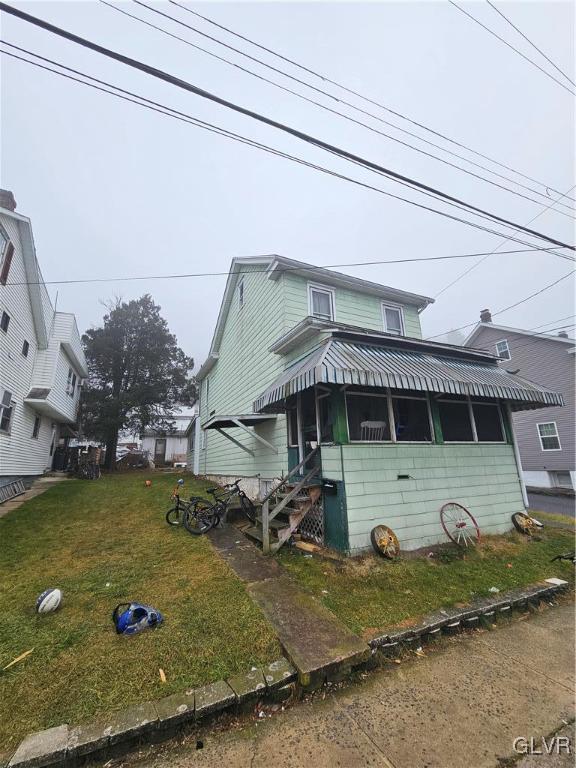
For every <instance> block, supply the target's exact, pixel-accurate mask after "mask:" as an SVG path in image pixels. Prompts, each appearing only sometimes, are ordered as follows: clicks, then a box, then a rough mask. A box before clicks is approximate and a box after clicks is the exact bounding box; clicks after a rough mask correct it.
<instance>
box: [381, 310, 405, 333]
mask: <svg viewBox="0 0 576 768" xmlns="http://www.w3.org/2000/svg"><path fill="white" fill-rule="evenodd" d="M383 311H384V330H385V331H386V332H387V333H395V334H397V335H398V336H401V335H402V331H403V329H402V310H401V309H400V308H399V307H386V306H384V307H383Z"/></svg>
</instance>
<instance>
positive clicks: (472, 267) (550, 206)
mask: <svg viewBox="0 0 576 768" xmlns="http://www.w3.org/2000/svg"><path fill="white" fill-rule="evenodd" d="M575 187H576V184H574V186H572V187H570V189H569V190H568V191H567V192H565V193H564V194H565V195H567V194H569V193H570V192H571V191H572V190H573V189H574V188H575ZM558 200H560V198H558ZM558 200H553V201H552V202H551V203H550V205H547V206H546V208H543V209H542V210H541V211H540V213H537V214H536V216H533V217H532V218H531V219H529V221H527V222H526V224H532V222H533V221H535V220H536V219H537V218H538V217H539V216H542V214H544V213H546V211H548V210H550V208H552V207H553V206H554V205H556V203H557V202H558ZM507 242H508V238H507V237H505V238H504V239H503V240H502V242H500V243H498V245H497V246H496V247H495V248H494V250H493V251H492V253H487V254H486V255H485V256H484V257H483V258H481V259H479V260H478V261H477V262H476V264H472V266H471V267H469V268H468V269H465V270H464V272H462V273H461V274H459V275H458V277H456V278H454V280H452V281H451V282H449V283H448V284H447V285H445V286H444V287H443V288H441V289H440V290H439V291H438V293H437V294H436V295H435V296H434V298H435V299H437V298H438V297H439V296H441V295H442V294H443V293H444V292H445V291H447V290H448V289H449V288H452V286H453V285H456V283H459V282H460V280H462V279H463V278H464V277H466V275H469V274H470V272H472V271H473V270H474V269H476V268H477V267H479V266H480V264H483V263H484V262H485V261H486V259H488V258H490V256H492V254H494V253H496V252H497V251H498V249H499V248H501V247H502V246H503V245H504V243H507Z"/></svg>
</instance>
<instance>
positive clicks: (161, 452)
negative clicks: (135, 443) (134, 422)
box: [154, 437, 166, 466]
mask: <svg viewBox="0 0 576 768" xmlns="http://www.w3.org/2000/svg"><path fill="white" fill-rule="evenodd" d="M165 458H166V438H165V437H157V438H156V442H155V443H154V464H156V465H157V466H159V465H161V464H164V460H165Z"/></svg>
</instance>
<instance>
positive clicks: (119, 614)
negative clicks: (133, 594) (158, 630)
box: [112, 603, 164, 635]
mask: <svg viewBox="0 0 576 768" xmlns="http://www.w3.org/2000/svg"><path fill="white" fill-rule="evenodd" d="M122 608H123V609H124V610H121V609H122ZM112 621H113V622H114V626H115V627H116V632H117V634H119V635H135V634H136V633H137V632H141V631H142V630H143V629H149V628H151V627H158V626H159V625H160V624H162V622H163V621H164V617H163V616H162V614H161V613H160V611H157V610H156V608H152V606H150V605H143V604H142V603H120V604H119V605H117V606H116V608H114V610H113V612H112Z"/></svg>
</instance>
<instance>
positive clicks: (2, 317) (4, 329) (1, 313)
mask: <svg viewBox="0 0 576 768" xmlns="http://www.w3.org/2000/svg"><path fill="white" fill-rule="evenodd" d="M5 316H6V317H7V318H8V321H7V323H6V328H2V327H1V326H0V330H1V331H2V333H8V329H9V328H10V320H12V317H11V316H10V314H9V313H8V312H6V310H5V309H3V310H2V312H0V322H1V321H2V320H3V319H4V317H5Z"/></svg>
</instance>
